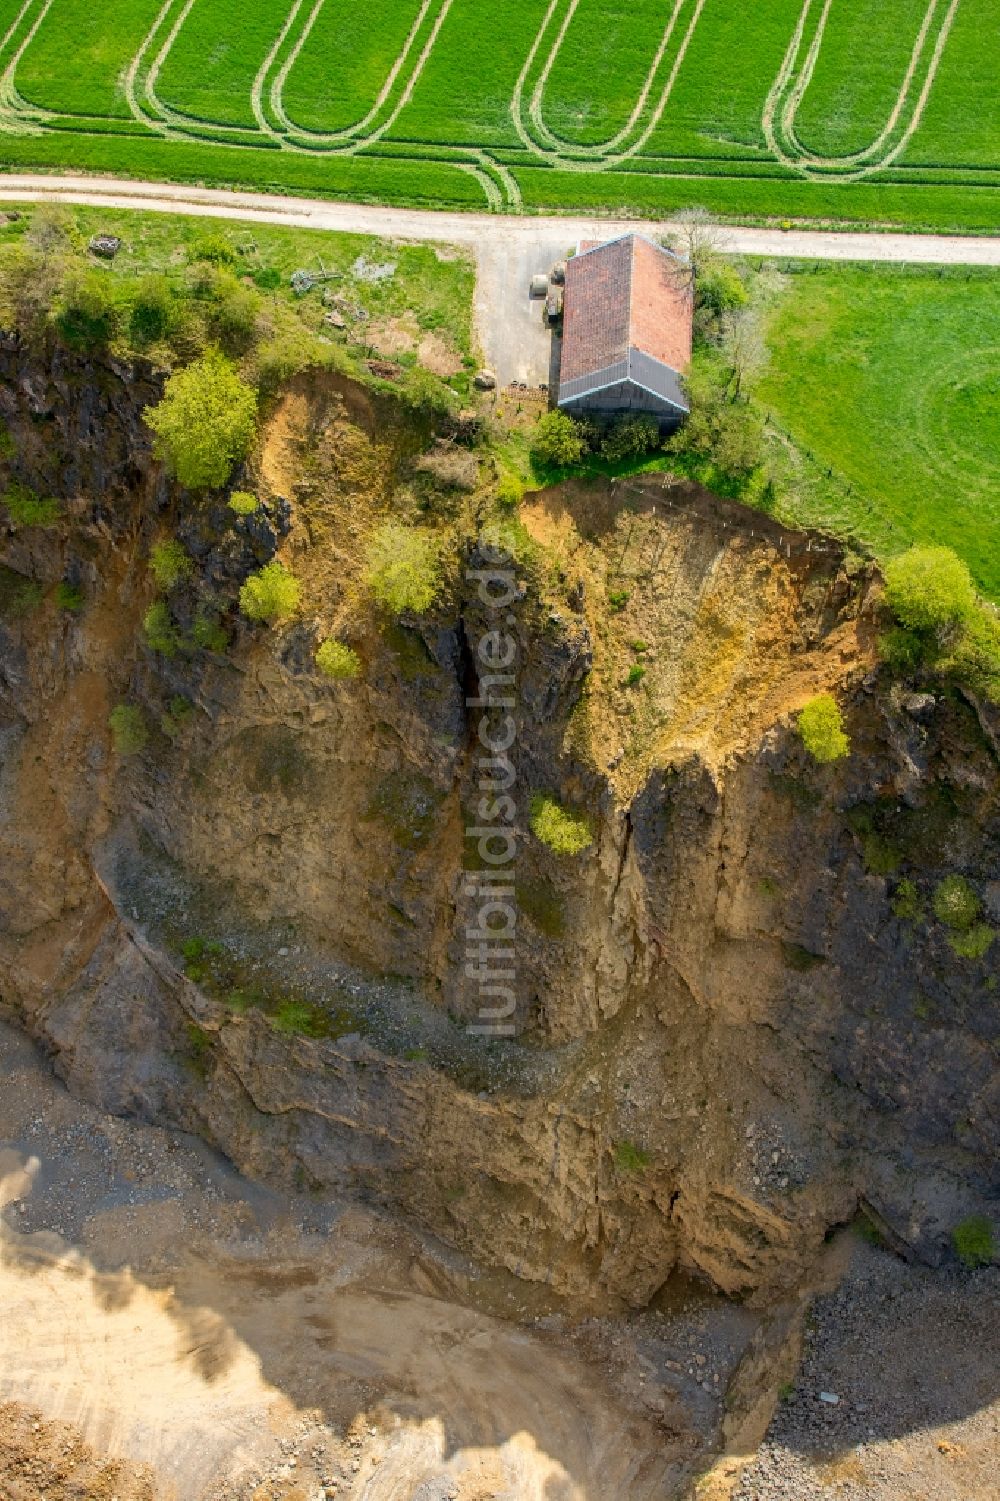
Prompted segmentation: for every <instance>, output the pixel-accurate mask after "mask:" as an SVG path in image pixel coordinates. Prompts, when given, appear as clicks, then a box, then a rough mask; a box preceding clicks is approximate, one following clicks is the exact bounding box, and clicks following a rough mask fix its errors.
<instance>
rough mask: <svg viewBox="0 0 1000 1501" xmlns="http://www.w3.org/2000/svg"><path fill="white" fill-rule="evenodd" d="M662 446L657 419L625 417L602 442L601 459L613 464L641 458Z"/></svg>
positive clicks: (638, 416) (607, 433)
mask: <svg viewBox="0 0 1000 1501" xmlns="http://www.w3.org/2000/svg"><path fill="white" fill-rule="evenodd" d="M659 446H660V424H659V423H658V422H657V420H656V418H655V417H645V416H641V415H637V416H634V417H623V418H621V420H620V421H618V422H616V423H615V425H614V427H612V428H610V429H609V430H608V431H607V432H606V433H605V434H604V437H603V438H602V440H601V457H602V458H605V459H608V460H610V461H611V462H612V463H615V462H617V461H618V460H619V459H633V458H639V456H640V455H641V454H644V453H649V451H650V449H652V448H659Z"/></svg>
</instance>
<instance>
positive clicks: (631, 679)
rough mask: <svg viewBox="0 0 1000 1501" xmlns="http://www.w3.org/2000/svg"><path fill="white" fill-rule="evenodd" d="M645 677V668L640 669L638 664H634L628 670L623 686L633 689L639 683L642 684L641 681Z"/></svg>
mask: <svg viewBox="0 0 1000 1501" xmlns="http://www.w3.org/2000/svg"><path fill="white" fill-rule="evenodd" d="M645 676H646V669H645V667H641V666H640V665H639V663H638V662H635V663H634V664H633V665H632V666H631V667H630V668H629V670H628V675H627V677H626V678H625V686H626V688H635V687H636V686H637V685H638V684H639V683H641V682H642V680H643V678H644V677H645Z"/></svg>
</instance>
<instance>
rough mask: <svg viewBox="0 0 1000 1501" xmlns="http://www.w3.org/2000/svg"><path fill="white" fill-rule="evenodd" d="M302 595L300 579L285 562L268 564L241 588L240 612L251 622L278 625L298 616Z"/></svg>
mask: <svg viewBox="0 0 1000 1501" xmlns="http://www.w3.org/2000/svg"><path fill="white" fill-rule="evenodd" d="M301 594H302V589H301V586H300V584H299V581H298V579H297V578H296V577H295V575H294V573H290V572H289V570H288V569H287V568H286V567H285V565H284V564H283V563H278V562H274V563H265V564H264V567H263V568H260V569H258V571H257V572H256V573H251V575H250V577H249V578H248V579H247V581H246V583H245V584H244V585H243V586H242V588H241V589H240V609H241V610H242V611H243V613H244V615H245V616H246V617H247V619H248V620H262V621H263V622H264V623H265V624H266V625H275V624H276V623H277V622H278V621H279V620H288V619H289V618H290V617H291V616H292V615H294V614H295V612H296V610H297V609H298V607H299V599H300V597H301Z"/></svg>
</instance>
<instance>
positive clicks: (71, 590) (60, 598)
mask: <svg viewBox="0 0 1000 1501" xmlns="http://www.w3.org/2000/svg"><path fill="white" fill-rule="evenodd" d="M55 601H56V608H57V609H59V610H82V609H83V589H82V588H81V586H80V585H79V584H69V583H67V582H66V581H65V579H64V580H63V582H62V583H61V584H57V585H56V593H55Z"/></svg>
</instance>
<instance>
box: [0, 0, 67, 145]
mask: <svg viewBox="0 0 1000 1501" xmlns="http://www.w3.org/2000/svg"><path fill="white" fill-rule="evenodd" d="M34 4H36V0H24V4H23V5H22V6H21V9H20V10H19V11H18V13H17V15H16V16H15V17H14V20H13V22H12V23H11V25H10V27H9V28H8V30H7V33H6V35H5V36H4V39H3V41H2V42H0V51H2V49H3V48H4V47H6V46H7V45H8V44H9V43H10V41H11V40H12V39H13V38H14V36H16V34H17V29H18V27H19V26H20V25H21V22H22V21H23V20H24V18H25V16H26V15H27V14H28V12H29V11H30V9H31V7H32V5H34ZM51 5H52V0H42V4H41V7H40V9H39V12H38V14H37V16H36V17H35V19H34V20H33V21H32V23H31V25H30V26H29V27H28V30H27V32H26V33H25V35H24V36H23V37H22V38H21V40H20V42H19V43H18V45H17V47H16V48H15V50H14V53H13V55H12V56H11V58H10V60H9V62H8V63H7V64H6V66H5V68H4V70H3V73H0V126H2V127H3V129H5V130H8V131H10V133H11V135H41V134H43V130H42V126H43V123H44V122H45V121H48V120H55V119H58V115H57V114H56V112H55V111H54V110H49V109H42V108H41V107H40V106H39V105H34V104H29V103H28V101H27V100H26V99H24V98H22V96H21V94H19V93H18V89H17V83H16V79H15V75H16V73H17V70H18V67H19V65H20V62H21V59H22V57H23V56H24V54H25V52H26V51H27V49H28V48H29V46H30V45H31V43H32V42H33V41H34V39H35V36H36V34H37V32H38V28H39V27H40V26H41V24H42V22H43V21H44V20H45V17H46V16H47V15H48V13H49V9H50V7H51Z"/></svg>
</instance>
